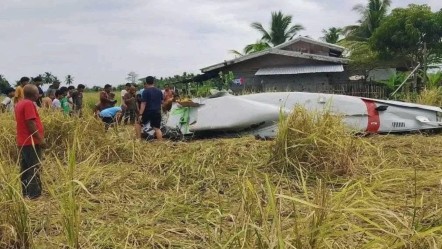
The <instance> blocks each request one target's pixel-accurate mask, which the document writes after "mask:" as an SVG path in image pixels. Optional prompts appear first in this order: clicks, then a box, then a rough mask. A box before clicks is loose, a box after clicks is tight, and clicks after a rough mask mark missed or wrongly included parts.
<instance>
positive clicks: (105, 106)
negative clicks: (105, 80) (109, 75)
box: [1, 76, 175, 199]
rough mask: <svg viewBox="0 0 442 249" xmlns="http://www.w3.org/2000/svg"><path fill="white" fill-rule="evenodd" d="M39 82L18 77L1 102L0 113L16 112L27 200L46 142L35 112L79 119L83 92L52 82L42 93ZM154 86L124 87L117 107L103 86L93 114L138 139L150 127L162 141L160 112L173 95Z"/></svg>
mask: <svg viewBox="0 0 442 249" xmlns="http://www.w3.org/2000/svg"><path fill="white" fill-rule="evenodd" d="M41 82H42V80H41V79H40V78H38V77H37V78H35V79H33V80H32V82H31V81H30V79H29V78H28V77H23V78H21V79H20V82H19V86H18V87H17V88H16V89H12V88H9V89H7V90H6V91H5V94H6V95H7V97H6V98H5V99H4V100H3V101H2V103H1V106H2V110H5V111H10V112H14V113H15V121H16V131H17V145H18V148H19V151H20V159H21V162H20V165H21V167H20V168H21V182H22V193H23V195H24V196H25V197H27V198H30V199H35V198H38V197H39V196H40V195H41V191H42V189H41V181H40V173H39V171H40V165H41V158H42V150H43V149H44V148H45V146H46V142H45V138H44V128H43V124H42V122H41V120H40V116H39V113H38V109H39V108H47V109H50V108H53V109H60V110H62V111H63V113H65V114H67V115H72V114H75V115H79V116H81V115H82V108H83V90H84V89H85V86H84V85H81V84H80V85H78V86H77V88H74V87H60V83H59V82H55V83H54V84H52V85H51V86H50V87H49V89H48V90H47V92H46V94H44V92H43V90H42V89H41V87H40V85H41ZM154 83H155V79H154V77H152V76H149V77H147V78H146V79H145V82H144V88H143V89H142V90H140V91H139V92H138V93H137V91H136V90H137V88H136V86H134V85H132V84H129V83H128V84H126V88H125V89H124V90H123V91H122V96H121V102H122V103H121V105H120V106H117V102H118V101H117V100H115V94H113V93H112V92H111V91H112V86H110V85H106V86H105V87H104V90H103V91H102V92H100V101H99V102H98V103H97V104H96V105H95V110H94V113H95V114H96V116H97V117H99V118H101V119H102V120H103V122H104V123H105V126H106V127H108V126H109V125H111V124H112V123H115V122H120V121H123V122H125V123H126V124H127V123H130V124H133V125H135V131H136V132H135V133H136V136H137V138H141V130H142V127H143V126H146V125H150V127H152V128H153V129H154V130H155V137H156V138H157V139H158V140H161V139H162V132H161V121H162V113H167V112H168V111H170V109H171V107H172V102H173V100H174V97H175V95H174V92H173V91H172V89H170V88H169V87H166V89H165V90H164V92H162V91H161V90H160V89H158V88H156V87H155V85H154Z"/></svg>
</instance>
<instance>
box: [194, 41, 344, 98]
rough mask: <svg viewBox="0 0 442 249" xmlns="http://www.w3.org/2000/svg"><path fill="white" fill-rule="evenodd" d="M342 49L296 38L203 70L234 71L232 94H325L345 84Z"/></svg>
mask: <svg viewBox="0 0 442 249" xmlns="http://www.w3.org/2000/svg"><path fill="white" fill-rule="evenodd" d="M344 50H345V48H344V47H341V46H337V45H334V44H329V43H326V42H321V41H316V40H313V39H310V38H307V37H298V38H295V39H293V40H290V41H288V42H286V43H283V44H281V45H279V46H276V47H273V48H270V49H268V50H265V51H262V52H257V53H253V54H250V55H245V56H241V57H238V58H235V59H233V60H229V61H224V62H222V63H218V64H215V65H212V66H208V67H205V68H203V69H201V71H202V72H203V73H204V74H206V75H215V74H218V73H219V72H223V73H228V72H233V75H234V77H235V80H234V81H233V84H232V90H233V91H235V90H236V91H239V90H249V91H268V90H272V91H273V90H276V91H309V92H326V91H328V90H329V89H333V84H336V83H342V82H348V81H349V75H348V73H347V72H346V65H347V64H348V62H349V60H348V59H345V58H343V56H342V53H343V52H344Z"/></svg>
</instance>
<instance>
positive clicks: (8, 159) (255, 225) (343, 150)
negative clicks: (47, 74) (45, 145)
mask: <svg viewBox="0 0 442 249" xmlns="http://www.w3.org/2000/svg"><path fill="white" fill-rule="evenodd" d="M305 115H307V114H305ZM42 118H43V122H44V124H45V127H46V132H47V138H48V142H49V143H50V144H51V146H50V148H49V149H48V150H46V152H45V158H44V161H43V176H42V180H43V181H44V196H43V197H42V198H40V199H38V200H35V201H29V200H24V199H22V198H21V195H20V188H19V182H18V168H19V167H18V165H17V159H18V158H17V149H16V147H15V143H14V141H15V130H14V129H15V128H14V121H13V119H12V116H8V115H5V114H2V115H0V158H1V160H0V172H1V173H0V179H1V182H0V193H1V194H0V210H2V212H0V248H441V247H442V209H441V205H442V182H441V181H442V167H441V166H440V165H442V158H441V157H440V155H441V153H442V136H441V135H432V136H426V135H416V134H415V135H403V136H394V135H391V136H371V137H367V138H360V137H355V136H352V135H349V134H345V133H341V131H340V130H339V129H340V128H339V127H340V126H339V122H336V120H334V119H332V118H330V119H329V120H328V121H327V120H325V123H322V125H327V132H324V133H320V132H319V130H318V127H320V125H321V123H319V124H318V123H314V122H313V123H311V125H312V126H310V125H309V126H308V127H307V126H305V125H304V126H302V125H298V126H296V129H295V130H293V129H292V130H291V131H288V130H287V131H286V133H287V134H290V135H289V137H288V139H287V140H285V141H286V143H285V145H283V146H281V144H280V142H281V141H283V140H281V139H277V140H276V141H257V140H255V139H253V138H251V137H244V138H240V139H217V140H203V141H193V142H188V143H184V142H164V143H158V142H151V143H143V142H138V141H134V140H133V134H132V130H131V128H130V127H118V128H117V129H116V130H112V131H110V132H108V133H104V129H103V127H102V124H100V122H98V121H97V120H95V119H94V118H92V117H89V116H88V115H86V117H84V118H83V119H75V118H74V119H69V118H67V117H64V116H62V115H61V114H54V113H42ZM304 118H306V120H304V121H303V122H304V123H305V122H307V121H311V120H309V119H308V116H304ZM289 120H290V118H289ZM295 123H296V122H293V121H292V122H291V123H290V124H287V125H286V127H287V128H294V127H293V124H295ZM315 125H316V128H315ZM323 128H324V127H323ZM302 134H308V135H302ZM324 134H325V135H324ZM281 136H282V137H283V134H280V137H281ZM340 136H341V137H340ZM286 138H287V137H286ZM296 143H299V145H302V146H300V147H296ZM284 146H285V147H284ZM294 148H296V149H294ZM281 149H282V150H283V151H287V153H286V154H283V157H282V159H285V160H282V161H281V160H276V159H277V157H276V158H275V155H278V150H281ZM279 155H281V154H279ZM279 159H281V157H279ZM287 162H289V164H287ZM301 166H302V168H303V169H305V170H304V171H302V172H303V173H302V174H299V172H300V171H294V170H293V169H295V168H297V169H299V168H301ZM288 167H291V168H288ZM334 169H337V171H335V170H334ZM296 172H298V174H297V173H296Z"/></svg>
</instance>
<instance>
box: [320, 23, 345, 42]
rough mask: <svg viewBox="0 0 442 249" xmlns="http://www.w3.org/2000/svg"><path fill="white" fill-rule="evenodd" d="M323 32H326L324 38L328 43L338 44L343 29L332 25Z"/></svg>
mask: <svg viewBox="0 0 442 249" xmlns="http://www.w3.org/2000/svg"><path fill="white" fill-rule="evenodd" d="M322 33H323V34H324V36H323V37H322V40H324V41H326V42H328V43H332V44H336V43H338V41H339V40H340V39H339V38H340V37H341V34H342V29H341V28H336V27H331V28H329V29H328V30H325V29H323V30H322Z"/></svg>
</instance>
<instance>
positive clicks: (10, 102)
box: [0, 87, 15, 112]
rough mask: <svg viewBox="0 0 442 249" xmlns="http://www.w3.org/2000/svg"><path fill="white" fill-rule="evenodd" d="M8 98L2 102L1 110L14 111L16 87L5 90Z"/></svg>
mask: <svg viewBox="0 0 442 249" xmlns="http://www.w3.org/2000/svg"><path fill="white" fill-rule="evenodd" d="M4 94H6V98H5V99H3V101H2V102H1V103H0V112H5V111H6V112H12V111H14V96H15V89H14V88H12V87H9V88H7V89H6V90H5V91H4Z"/></svg>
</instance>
